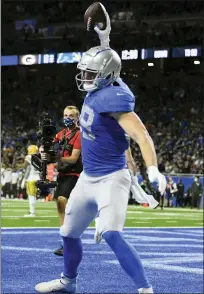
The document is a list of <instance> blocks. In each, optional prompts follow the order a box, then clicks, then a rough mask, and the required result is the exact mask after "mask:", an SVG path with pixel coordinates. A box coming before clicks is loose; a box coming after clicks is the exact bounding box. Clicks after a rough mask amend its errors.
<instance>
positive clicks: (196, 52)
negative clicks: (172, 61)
mask: <svg viewBox="0 0 204 294" xmlns="http://www.w3.org/2000/svg"><path fill="white" fill-rule="evenodd" d="M200 56H201V47H191V48H187V47H178V48H173V49H172V57H173V58H183V57H200Z"/></svg>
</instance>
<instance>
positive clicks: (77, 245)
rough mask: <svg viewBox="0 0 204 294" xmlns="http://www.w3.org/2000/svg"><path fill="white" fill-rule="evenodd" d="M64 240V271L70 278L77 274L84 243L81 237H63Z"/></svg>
mask: <svg viewBox="0 0 204 294" xmlns="http://www.w3.org/2000/svg"><path fill="white" fill-rule="evenodd" d="M63 241H64V251H63V253H64V271H63V274H64V276H65V277H67V278H69V279H74V278H76V276H77V269H78V266H79V264H80V262H81V260H82V253H83V250H82V243H81V239H80V238H78V239H72V238H66V237H63Z"/></svg>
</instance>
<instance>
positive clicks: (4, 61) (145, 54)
mask: <svg viewBox="0 0 204 294" xmlns="http://www.w3.org/2000/svg"><path fill="white" fill-rule="evenodd" d="M202 51H203V50H202V48H201V46H200V47H199V46H191V47H190V46H189V47H174V48H162V49H154V48H151V49H145V48H142V49H131V50H127V49H125V50H122V51H121V52H119V55H120V57H121V59H122V60H146V59H163V58H189V57H194V58H195V57H201V56H202V55H203V52H202ZM83 54H84V52H62V53H49V54H25V55H20V56H18V55H7V56H1V66H12V65H18V64H20V65H34V64H65V63H77V62H79V61H80V59H81V57H82V56H83Z"/></svg>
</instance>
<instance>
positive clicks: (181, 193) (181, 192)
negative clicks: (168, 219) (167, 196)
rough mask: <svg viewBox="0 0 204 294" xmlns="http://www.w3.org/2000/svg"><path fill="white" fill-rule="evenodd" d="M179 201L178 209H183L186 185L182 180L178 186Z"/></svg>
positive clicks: (177, 200)
mask: <svg viewBox="0 0 204 294" xmlns="http://www.w3.org/2000/svg"><path fill="white" fill-rule="evenodd" d="M177 190H178V191H177V199H176V207H177V206H180V207H183V204H184V203H183V199H184V184H183V182H182V179H179V181H178V184H177Z"/></svg>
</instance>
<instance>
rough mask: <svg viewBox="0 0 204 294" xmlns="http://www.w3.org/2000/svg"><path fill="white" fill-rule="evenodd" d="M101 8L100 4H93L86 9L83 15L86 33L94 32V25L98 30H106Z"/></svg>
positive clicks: (104, 17)
mask: <svg viewBox="0 0 204 294" xmlns="http://www.w3.org/2000/svg"><path fill="white" fill-rule="evenodd" d="M102 6H103V5H102V4H101V3H100V2H94V3H93V4H91V5H90V6H89V7H88V8H87V10H86V12H85V14H84V23H85V27H86V30H87V31H88V32H90V31H92V30H94V27H95V26H96V25H98V27H99V29H100V30H104V29H105V28H106V16H105V14H104V12H103V8H102Z"/></svg>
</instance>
